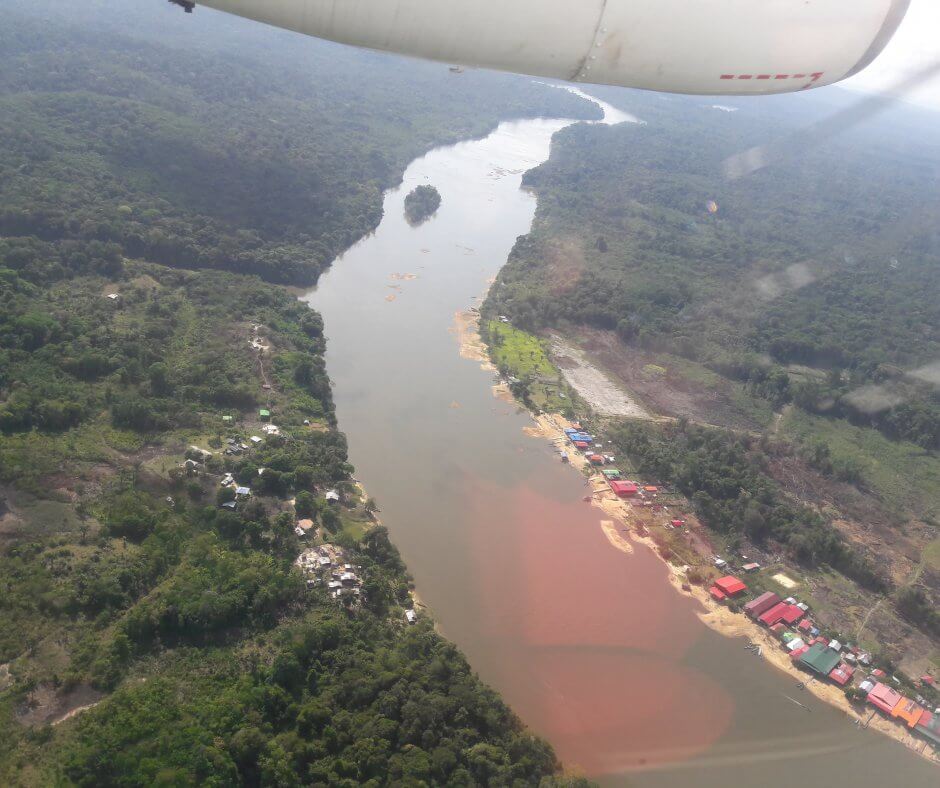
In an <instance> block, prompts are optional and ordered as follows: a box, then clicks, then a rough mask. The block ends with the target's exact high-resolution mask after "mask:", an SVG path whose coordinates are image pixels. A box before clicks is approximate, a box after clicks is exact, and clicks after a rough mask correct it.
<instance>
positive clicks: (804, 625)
mask: <svg viewBox="0 0 940 788" xmlns="http://www.w3.org/2000/svg"><path fill="white" fill-rule="evenodd" d="M812 628H813V620H812V619H810V618H804V619H803V620H802V621H801V622H800V624H799V626H798V627H797V629H799V630H800V632H809V631H810V630H811V629H812Z"/></svg>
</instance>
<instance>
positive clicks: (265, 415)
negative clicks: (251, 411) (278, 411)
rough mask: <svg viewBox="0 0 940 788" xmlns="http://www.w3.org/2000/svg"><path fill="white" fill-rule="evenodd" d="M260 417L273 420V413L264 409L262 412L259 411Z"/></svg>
mask: <svg viewBox="0 0 940 788" xmlns="http://www.w3.org/2000/svg"><path fill="white" fill-rule="evenodd" d="M258 415H259V416H260V417H261V418H262V419H270V418H271V411H269V410H268V409H267V408H262V409H261V410H259V411H258Z"/></svg>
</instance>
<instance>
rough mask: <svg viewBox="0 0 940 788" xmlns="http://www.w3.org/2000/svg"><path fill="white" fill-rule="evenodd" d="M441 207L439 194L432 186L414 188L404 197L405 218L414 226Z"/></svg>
mask: <svg viewBox="0 0 940 788" xmlns="http://www.w3.org/2000/svg"><path fill="white" fill-rule="evenodd" d="M440 205H441V194H440V192H439V191H438V190H437V189H435V188H434V187H433V186H416V187H415V188H414V189H413V190H412V191H411V192H410V193H409V194H408V196H407V197H405V217H406V218H407V219H408V222H409V224H412V225H416V224H421V223H422V222H424V221H426V220H427V219H429V218H430V217H431V216H433V215H434V212H435V211H436V210H437V209H438V208H439V207H440Z"/></svg>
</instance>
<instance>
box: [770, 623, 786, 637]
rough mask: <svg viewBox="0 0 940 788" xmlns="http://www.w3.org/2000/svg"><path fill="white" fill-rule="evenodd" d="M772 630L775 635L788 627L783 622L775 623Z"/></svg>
mask: <svg viewBox="0 0 940 788" xmlns="http://www.w3.org/2000/svg"><path fill="white" fill-rule="evenodd" d="M770 631H771V632H773V634H775V635H779V634H780V633H781V632H784V631H786V627H785V626H784V625H783V624H774V625H773V626H772V627H771V628H770Z"/></svg>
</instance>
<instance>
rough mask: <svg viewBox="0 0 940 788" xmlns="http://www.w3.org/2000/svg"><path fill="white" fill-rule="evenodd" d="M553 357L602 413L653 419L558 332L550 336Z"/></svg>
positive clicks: (574, 387)
mask: <svg viewBox="0 0 940 788" xmlns="http://www.w3.org/2000/svg"><path fill="white" fill-rule="evenodd" d="M551 348H552V359H553V361H555V363H556V364H557V365H558V368H559V369H560V370H561V374H562V375H563V376H564V378H565V380H566V381H567V382H568V385H569V386H571V388H573V389H574V390H575V391H577V392H578V394H579V395H580V396H581V398H582V399H584V400H585V401H586V402H587V403H588V404H589V405H590V406H591V408H592V409H593V410H594V412H595V413H599V414H600V415H602V416H626V417H628V418H633V419H650V418H651V416H650V414H649V413H647V412H646V410H644V409H643V408H642V407H641V406H640V404H639V403H637V402H636V400H634V399H633V398H632V397H630V396H629V395H628V394H627V393H626V392H625V391H624V390H623V389H622V388H620V386H618V385H617V382H616V381H615V380H612V379H611V377H610V376H609V375H607V373H605V372H604V371H603V370H602V369H599V368H598V367H596V366H594V365H593V364H592V363H591V361H590V360H589V359H588V358H587V356H586V355H585V353H584V352H583V351H582V350H581V349H580V348H578V347H576V346H575V345H573V344H572V343H570V342H567V341H565V340H564V339H562V337H560V336H558V335H557V334H552V337H551Z"/></svg>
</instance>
